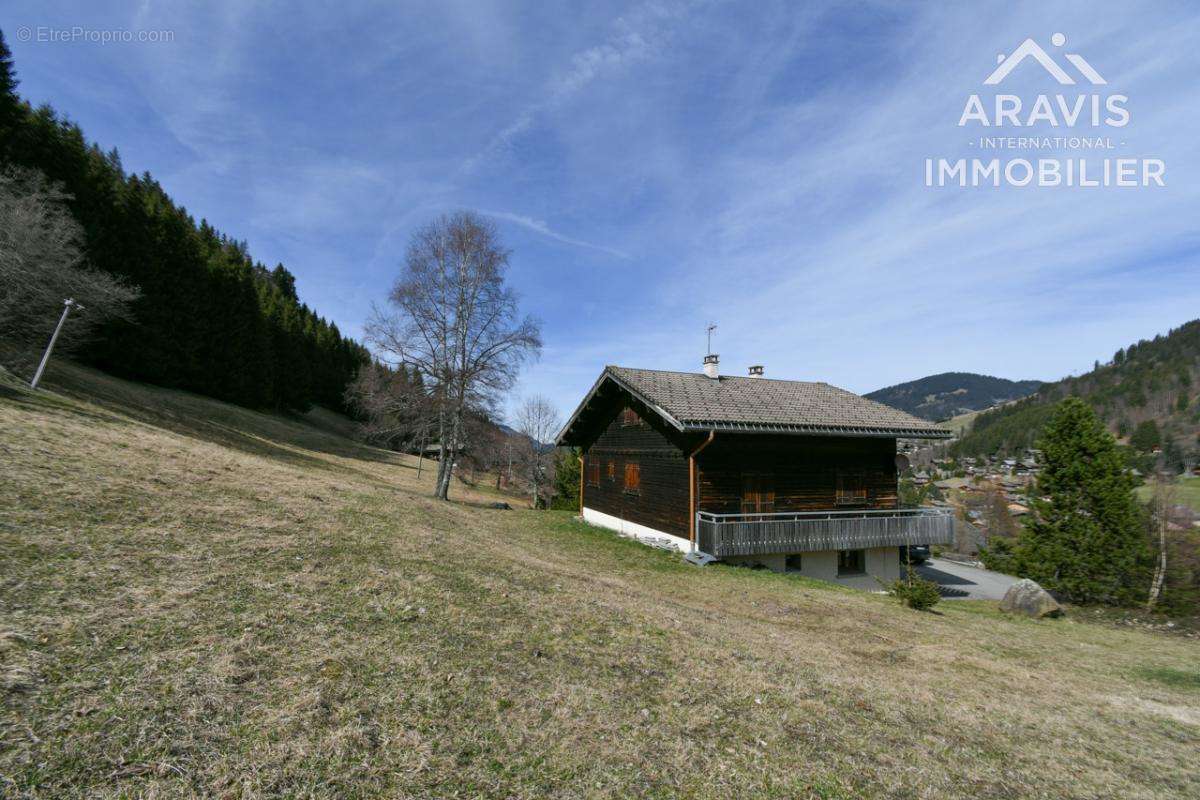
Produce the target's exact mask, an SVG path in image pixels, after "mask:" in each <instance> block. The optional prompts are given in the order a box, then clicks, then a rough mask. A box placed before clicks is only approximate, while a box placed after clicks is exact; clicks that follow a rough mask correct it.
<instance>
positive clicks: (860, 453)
mask: <svg viewBox="0 0 1200 800" xmlns="http://www.w3.org/2000/svg"><path fill="white" fill-rule="evenodd" d="M705 362H706V363H705V372H704V373H689V372H664V371H658V370H647V369H631V368H628V367H615V366H610V367H606V368H605V369H604V371H603V372H602V373H601V375H600V377H599V378H598V379H597V381H596V383H595V385H593V386H592V389H591V391H589V392H588V394H587V396H586V397H585V398H584V399H583V402H581V403H580V404H579V407H578V408H577V409H576V410H575V412H574V413H573V414H572V415H571V417H570V419H569V420H568V422H567V424H566V426H565V427H564V428H563V430H562V432H561V433H560V434H559V436H558V439H557V444H559V445H570V446H575V447H579V448H581V449H582V451H583V481H582V490H581V497H580V505H581V509H582V514H583V517H584V519H585V520H587V521H588V522H591V523H593V524H596V525H601V526H604V527H607V528H611V529H613V530H617V531H620V532H622V533H625V534H627V535H631V536H636V537H638V538H642V539H646V540H648V541H651V542H655V543H661V542H663V541H667V542H671V543H673V544H674V545H675V546H676V547H677V548H678V549H680V550H683V551H696V552H701V553H706V554H708V555H710V556H713V557H715V558H718V559H721V560H724V561H727V562H733V563H742V564H758V565H762V566H765V567H768V568H770V569H773V570H777V571H797V572H800V573H801V574H804V575H809V576H812V577H816V578H821V579H825V580H830V581H837V582H840V583H846V584H849V585H853V586H858V587H860V588H865V589H878V588H879V585H878V583H877V581H876V580H875V578H880V579H883V580H888V579H892V578H895V577H897V576H898V574H899V549H898V548H899V547H900V546H902V545H915V544H939V543H950V542H952V541H953V531H954V526H953V522H954V520H953V515H952V512H951V511H950V510H948V509H935V508H924V509H899V508H898V505H899V504H898V491H897V490H898V483H897V468H896V464H897V456H896V439H897V438H898V437H911V438H925V439H946V438H949V437H950V435H951V434H950V432H949V431H947V430H945V429H943V428H940V427H938V426H936V425H934V424H932V423H930V422H927V421H925V420H922V419H918V418H916V417H913V416H911V415H909V414H906V413H904V412H902V411H897V410H895V409H893V408H890V407H888V406H884V405H881V404H880V403H876V402H873V401H871V400H867V399H865V398H862V397H859V396H858V395H855V394H852V393H850V392H847V391H845V390H842V389H838V388H836V387H833V386H830V385H829V384H825V383H807V382H802V381H782V380H769V379H766V378H762V377H759V376H756V375H753V374H752V375H751V376H750V377H729V376H719V375H718V371H717V359H716V356H709V357H708V358H706V360H705Z"/></svg>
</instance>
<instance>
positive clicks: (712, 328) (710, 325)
mask: <svg viewBox="0 0 1200 800" xmlns="http://www.w3.org/2000/svg"><path fill="white" fill-rule="evenodd" d="M716 329H717V323H715V322H710V323H708V354H709V355H710V356H711V355H712V332H713V331H715V330H716Z"/></svg>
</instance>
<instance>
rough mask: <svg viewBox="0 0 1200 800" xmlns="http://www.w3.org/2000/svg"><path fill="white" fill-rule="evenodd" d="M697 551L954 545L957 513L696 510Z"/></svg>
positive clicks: (916, 510)
mask: <svg viewBox="0 0 1200 800" xmlns="http://www.w3.org/2000/svg"><path fill="white" fill-rule="evenodd" d="M696 536H697V544H698V549H700V550H701V551H703V552H705V553H708V554H709V555H712V556H716V557H717V558H724V557H726V556H749V555H766V554H768V553H805V552H813V551H817V550H860V549H864V548H868V547H892V546H897V545H900V546H903V545H917V544H951V543H952V542H953V541H954V511H953V509H949V508H902V509H895V510H886V511H876V510H858V511H790V512H781V513H775V514H712V513H709V512H707V511H701V512H699V513H697V514H696Z"/></svg>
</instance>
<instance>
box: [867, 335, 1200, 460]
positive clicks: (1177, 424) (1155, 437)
mask: <svg viewBox="0 0 1200 800" xmlns="http://www.w3.org/2000/svg"><path fill="white" fill-rule="evenodd" d="M868 396H869V395H868ZM1071 396H1074V397H1081V398H1083V399H1084V400H1086V401H1087V402H1088V403H1090V404H1091V406H1092V407H1093V408H1094V409H1095V410H1096V413H1097V414H1098V415H1099V417H1100V419H1101V420H1103V421H1104V423H1105V424H1106V425H1107V426H1108V429H1109V430H1110V431H1111V432H1112V433H1113V434H1115V435H1116V436H1117V438H1118V439H1119V440H1121V441H1129V442H1130V443H1131V445H1135V449H1137V450H1139V451H1140V452H1145V451H1148V450H1157V449H1158V448H1160V447H1161V449H1162V451H1163V453H1164V455H1165V456H1166V463H1167V465H1168V466H1170V467H1173V468H1175V467H1179V466H1181V465H1192V464H1195V463H1197V462H1198V461H1200V319H1197V320H1192V321H1191V322H1188V323H1185V324H1183V325H1180V326H1179V327H1178V328H1175V329H1173V330H1171V331H1168V332H1167V333H1166V334H1159V335H1158V336H1155V337H1154V338H1153V339H1143V340H1142V341H1140V342H1137V343H1136V344H1131V345H1129V346H1128V347H1125V348H1122V349H1120V350H1118V351H1117V352H1116V353H1115V354H1114V355H1113V356H1112V358H1111V359H1110V360H1109V361H1107V362H1106V363H1100V362H1096V365H1095V367H1094V368H1093V369H1092V370H1091V371H1089V372H1086V373H1084V374H1083V375H1079V376H1077V377H1069V378H1064V379H1062V380H1061V381H1055V382H1053V383H1047V384H1045V385H1043V386H1042V387H1041V389H1039V390H1038V392H1037V393H1036V394H1034V395H1032V396H1030V397H1028V398H1025V399H1023V400H1021V401H1019V402H1016V403H1010V404H1008V405H1006V406H1003V407H1001V408H995V409H991V410H989V411H985V412H983V413H982V414H979V415H978V416H977V417H975V419H974V420H973V421H972V424H971V428H970V430H969V431H968V432H967V433H966V434H964V436H963V437H962V438H961V439H960V440H959V441H958V442H957V443H955V444H954V445H953V447H952V452H953V453H954V454H956V455H964V456H979V455H1012V454H1015V453H1019V452H1020V451H1021V450H1022V449H1024V448H1026V447H1031V446H1033V445H1034V444H1035V443H1036V441H1037V438H1038V436H1040V435H1041V431H1042V428H1043V427H1044V426H1045V424H1046V421H1047V420H1048V419H1049V418H1050V414H1051V412H1052V411H1053V408H1054V404H1055V403H1057V402H1058V401H1060V400H1062V399H1063V398H1065V397H1071ZM1139 429H1141V431H1142V439H1141V442H1140V443H1139V441H1138V440H1137V439H1136V437H1134V433H1135V432H1136V431H1138V430H1139Z"/></svg>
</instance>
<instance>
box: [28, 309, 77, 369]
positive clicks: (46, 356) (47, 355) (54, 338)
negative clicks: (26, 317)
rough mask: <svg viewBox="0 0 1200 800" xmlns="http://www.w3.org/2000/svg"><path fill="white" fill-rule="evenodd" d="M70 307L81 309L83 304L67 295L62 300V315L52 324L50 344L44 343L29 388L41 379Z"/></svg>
mask: <svg viewBox="0 0 1200 800" xmlns="http://www.w3.org/2000/svg"><path fill="white" fill-rule="evenodd" d="M72 308H77V309H79V310H80V311H83V306H81V305H79V303H76V302H75V301H74V300H72V299H71V298H69V297H68V298H67V299H66V300H64V301H63V313H62V316H61V317H59V318H58V324H57V325H55V326H54V333H53V334H51V335H50V344H48V345H46V352H45V353H44V354H43V355H42V363H40V364H38V368H37V372H35V373H33V381H31V382H30V384H29V387H30V388H31V389H36V388H37V385H38V381H40V380H41V379H42V373H43V372H45V371H46V364H47V362H49V361H50V353H51V351H52V350H54V343H55V342H56V341H58V334H59V332H60V331H61V330H62V327H63V323H64V322H66V321H67V314H70V313H71V309H72Z"/></svg>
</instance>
